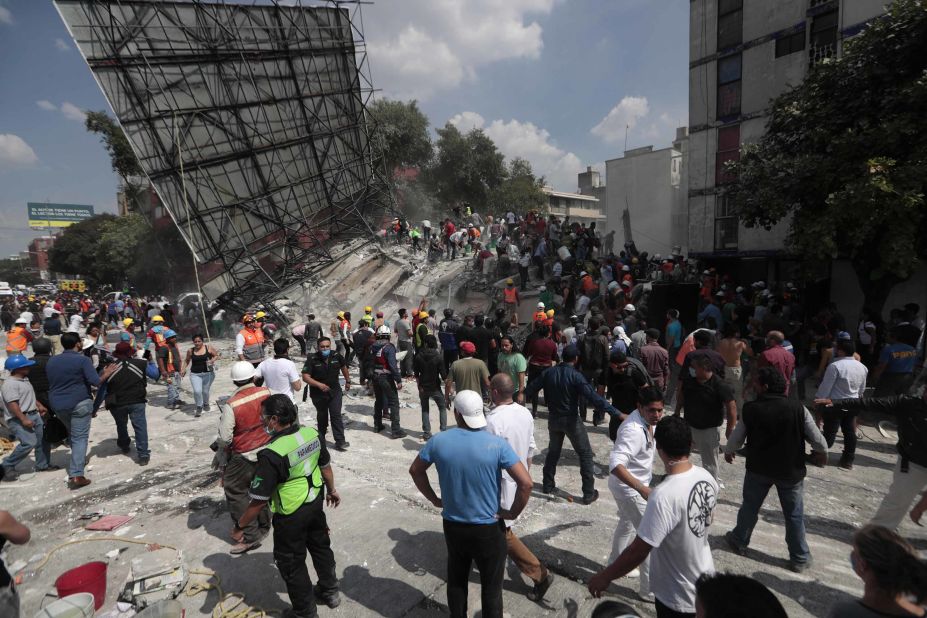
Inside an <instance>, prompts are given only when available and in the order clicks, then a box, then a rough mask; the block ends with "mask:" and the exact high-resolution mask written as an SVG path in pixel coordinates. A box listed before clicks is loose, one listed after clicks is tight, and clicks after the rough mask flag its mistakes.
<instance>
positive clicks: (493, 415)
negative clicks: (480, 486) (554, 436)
mask: <svg viewBox="0 0 927 618" xmlns="http://www.w3.org/2000/svg"><path fill="white" fill-rule="evenodd" d="M486 431H488V432H489V433H491V434H493V435H495V436H499V437H500V438H502V439H503V440H505V441H506V442H508V443H509V446H511V447H512V450H513V451H515V454H516V455H518V458H519V459H520V460H521V463H522V464H523V465H524V466H525V469H526V470H527V469H528V459H529V458H530V457H531V455H532V454H533V453H535V452H536V451H537V444H535V442H534V418H533V417H532V416H531V412H529V411H528V409H527V408H526V407H524V406H523V405H520V404H517V403H507V404H505V405H501V406H496V407H495V408H493V409H492V411H491V412H490V413H489V414H487V415H486ZM517 488H518V485H517V484H516V483H515V480H514V479H512V477H511V476H509V473H508V472H506V471H505V470H503V471H502V486H501V488H500V489H501V499H500V500H499V503H500V504H501V505H502V508H504V509H507V508H510V507H511V506H512V502H513V501H514V500H515V492H516V490H517ZM506 525H508V526H509V527H511V525H512V521H509V520H506Z"/></svg>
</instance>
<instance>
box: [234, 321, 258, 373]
mask: <svg viewBox="0 0 927 618" xmlns="http://www.w3.org/2000/svg"><path fill="white" fill-rule="evenodd" d="M241 321H242V322H243V323H244V325H245V327H244V328H243V329H241V330H240V331H238V334H237V335H235V353H236V354H238V360H243V361H248V362H249V363H251V364H252V365H253V366H254V367H257V366H258V365H260V364H261V361H262V360H264V331H263V330H261V328H260V327H259V325H258V322H257V320H256V319H255V318H254V317H252V316H250V315H245V317H243V318H242V319H241Z"/></svg>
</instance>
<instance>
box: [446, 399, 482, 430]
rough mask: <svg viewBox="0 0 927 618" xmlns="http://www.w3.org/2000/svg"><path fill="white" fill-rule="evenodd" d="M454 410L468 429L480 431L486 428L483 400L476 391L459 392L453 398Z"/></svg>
mask: <svg viewBox="0 0 927 618" xmlns="http://www.w3.org/2000/svg"><path fill="white" fill-rule="evenodd" d="M454 410H455V411H456V412H457V413H458V414H460V416H462V417H463V420H464V423H466V424H467V427H469V428H470V429H481V428H483V427H485V426H486V416H484V415H483V398H482V397H481V396H480V394H479V393H477V392H476V391H460V392H459V393H457V396H456V397H454Z"/></svg>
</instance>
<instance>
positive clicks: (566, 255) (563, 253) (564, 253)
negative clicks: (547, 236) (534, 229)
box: [557, 245, 570, 261]
mask: <svg viewBox="0 0 927 618" xmlns="http://www.w3.org/2000/svg"><path fill="white" fill-rule="evenodd" d="M557 255H559V256H560V259H561V260H564V261H565V260H568V259H570V250H569V249H567V248H566V247H564V246H563V245H561V246H560V248H559V249H557Z"/></svg>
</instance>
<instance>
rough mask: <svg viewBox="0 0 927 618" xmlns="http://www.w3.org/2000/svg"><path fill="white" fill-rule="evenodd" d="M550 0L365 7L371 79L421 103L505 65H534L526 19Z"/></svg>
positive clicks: (414, 0) (533, 28)
mask: <svg viewBox="0 0 927 618" xmlns="http://www.w3.org/2000/svg"><path fill="white" fill-rule="evenodd" d="M556 1H557V0H471V1H468V2H460V0H403V2H402V3H389V2H381V3H375V4H373V5H372V6H370V7H369V8H365V9H364V16H365V21H367V22H368V23H376V25H377V27H376V29H374V28H368V29H367V43H368V48H369V51H370V58H371V62H372V70H373V79H374V82H375V83H376V85H377V87H378V88H382V89H383V91H384V93H385V95H386V96H389V97H391V98H416V99H420V100H424V99H427V98H429V97H431V96H433V95H434V94H435V93H437V92H440V91H444V90H449V89H452V88H456V87H457V86H459V85H461V84H462V83H464V82H465V81H469V80H474V79H476V77H477V74H478V70H479V69H480V68H481V67H483V66H485V65H488V64H491V63H493V62H498V61H500V60H508V59H519V58H521V59H537V58H539V57H540V54H541V50H542V49H543V45H544V44H543V40H542V28H541V26H540V24H538V23H537V21H535V20H534V19H533V17H534V16H537V15H546V14H549V13H550V11H551V10H552V8H553V6H554V4H555V2H556Z"/></svg>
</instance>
